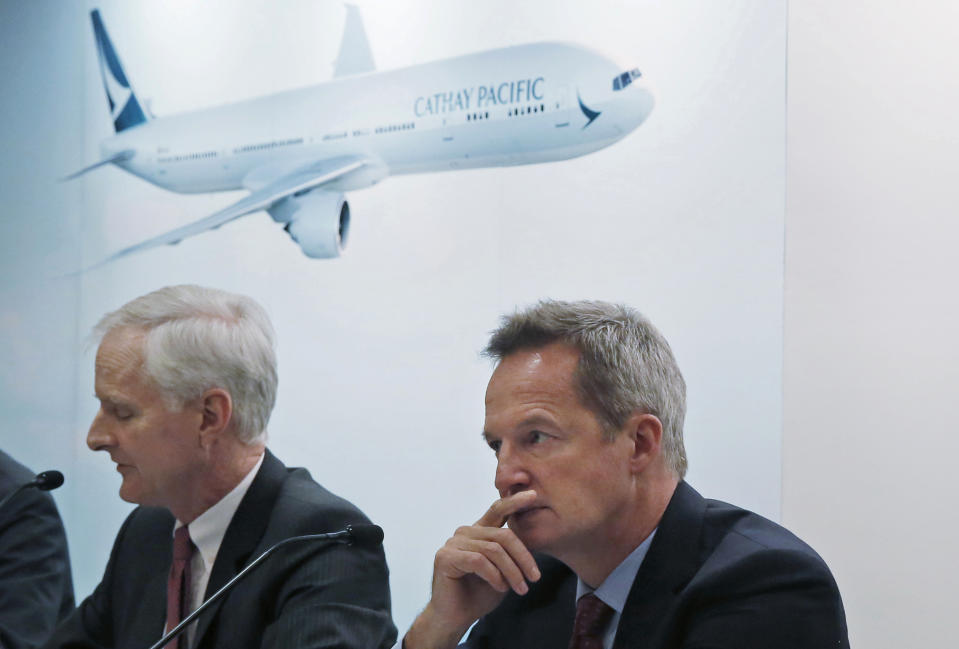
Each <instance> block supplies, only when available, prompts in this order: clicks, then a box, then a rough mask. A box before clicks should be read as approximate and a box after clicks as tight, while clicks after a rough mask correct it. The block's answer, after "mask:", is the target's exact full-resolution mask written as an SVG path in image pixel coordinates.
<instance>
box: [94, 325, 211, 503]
mask: <svg viewBox="0 0 959 649" xmlns="http://www.w3.org/2000/svg"><path fill="white" fill-rule="evenodd" d="M143 340H144V334H143V332H141V331H138V330H135V329H129V328H127V329H115V330H113V331H111V332H110V333H108V334H107V335H106V336H105V337H104V339H103V342H102V343H101V344H100V348H99V349H98V350H97V360H96V381H95V386H96V396H97V399H99V400H100V410H99V411H98V412H97V415H96V417H94V419H93V423H92V424H90V432H89V433H87V446H89V447H90V448H91V449H92V450H94V451H99V450H102V451H107V452H108V453H110V458H111V459H112V460H113V461H114V462H116V464H117V471H119V472H120V475H121V476H123V483H122V484H121V485H120V497H121V498H123V500H126V501H127V502H131V503H138V504H141V505H154V506H160V507H167V508H172V507H173V506H174V505H175V504H176V503H178V502H181V500H180V499H183V498H189V497H190V490H191V488H192V485H194V484H195V483H194V480H195V478H196V476H197V475H199V473H200V472H201V471H202V467H201V466H200V458H201V449H200V446H199V436H198V435H197V433H196V430H197V428H198V426H199V423H200V422H201V420H202V412H201V411H198V410H197V409H196V408H191V407H189V406H188V407H186V408H184V409H183V411H182V412H175V411H172V410H169V409H168V408H167V406H166V404H165V403H164V401H163V398H162V396H161V395H160V392H159V391H158V390H157V388H156V387H154V386H153V385H152V382H151V381H150V380H149V379H146V378H145V377H144V376H143V375H142V368H143Z"/></svg>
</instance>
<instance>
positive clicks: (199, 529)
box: [167, 455, 264, 647]
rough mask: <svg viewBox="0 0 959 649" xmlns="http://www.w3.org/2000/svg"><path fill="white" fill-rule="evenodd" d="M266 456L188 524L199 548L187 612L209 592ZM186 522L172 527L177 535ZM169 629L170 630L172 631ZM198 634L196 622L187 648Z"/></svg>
mask: <svg viewBox="0 0 959 649" xmlns="http://www.w3.org/2000/svg"><path fill="white" fill-rule="evenodd" d="M263 458H264V455H261V456H260V459H259V460H257V462H256V466H254V467H253V468H252V469H250V472H249V473H247V474H246V476H244V478H243V479H242V480H240V483H239V484H238V485H237V486H235V487H233V490H232V491H230V493H228V494H227V495H225V496H223V498H221V499H220V501H219V502H217V503H216V504H215V505H213V506H212V507H210V508H209V509H208V510H206V511H205V512H203V513H202V514H200V515H199V516H198V517H197V518H196V519H195V520H194V521H193V522H192V523H190V524H189V525H187V530H188V531H189V532H190V540H192V541H193V545H195V546H196V549H197V551H196V552H194V553H193V558H192V559H191V560H190V584H189V589H188V591H187V601H186V604H187V610H189V611H193V610H194V609H196V607H197V606H199V605H200V604H202V603H203V600H204V597H203V595H204V593H206V587H207V584H208V583H209V582H210V572H211V571H212V570H213V562H214V561H216V555H217V552H219V551H220V544H221V543H223V536H224V535H225V534H226V528H227V527H229V525H230V521H231V520H233V515H234V514H235V513H236V509H237V507H239V506H240V501H241V500H243V496H245V495H246V492H247V490H248V489H249V488H250V485H251V484H252V483H253V478H255V477H256V473H257V471H259V470H260V466H261V465H262V464H263ZM182 526H183V523H181V522H180V521H176V523H175V524H174V525H173V532H174V533H175V532H176V531H177V530H178V529H179V528H180V527H182ZM169 630H170V629H167V631H169ZM195 633H196V622H193V624H191V625H190V626H189V628H187V630H186V635H187V646H191V647H192V646H193V637H194V634H195Z"/></svg>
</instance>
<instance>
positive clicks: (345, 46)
mask: <svg viewBox="0 0 959 649" xmlns="http://www.w3.org/2000/svg"><path fill="white" fill-rule="evenodd" d="M374 70H376V65H375V64H374V63H373V54H372V53H371V52H370V44H369V42H368V41H367V40H366V30H365V29H363V18H362V17H361V16H360V10H359V8H358V7H357V6H356V5H351V4H348V5H346V26H344V27H343V41H342V42H341V43H340V53H339V55H338V56H337V57H336V63H334V64H333V76H334V77H346V76H349V75H351V74H363V73H364V72H373V71H374Z"/></svg>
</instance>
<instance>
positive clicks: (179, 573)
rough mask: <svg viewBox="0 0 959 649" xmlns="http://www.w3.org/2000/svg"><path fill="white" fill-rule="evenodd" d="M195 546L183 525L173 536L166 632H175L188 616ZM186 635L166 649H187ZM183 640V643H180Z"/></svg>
mask: <svg viewBox="0 0 959 649" xmlns="http://www.w3.org/2000/svg"><path fill="white" fill-rule="evenodd" d="M194 549H195V546H194V545H193V541H191V540H190V532H189V530H187V527H186V525H183V526H182V527H180V528H179V529H177V531H176V532H175V533H174V534H173V564H172V565H171V566H170V578H169V579H168V580H167V583H166V630H167V632H169V631H171V630H173V627H175V626H176V625H177V624H179V623H180V620H182V619H183V618H184V617H186V614H187V610H186V609H187V606H188V602H189V593H190V583H191V582H190V559H191V558H192V557H193V550H194ZM185 638H186V635H185V634H181V635H179V636H178V637H177V638H176V639H174V640H171V641H170V642H169V643H168V644H167V646H166V647H165V649H181V647H182V648H183V649H186V640H185ZM181 640H183V642H180V641H181Z"/></svg>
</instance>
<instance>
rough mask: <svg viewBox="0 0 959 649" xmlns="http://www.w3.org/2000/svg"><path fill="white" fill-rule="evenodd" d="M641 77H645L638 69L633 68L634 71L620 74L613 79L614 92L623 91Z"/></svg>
mask: <svg viewBox="0 0 959 649" xmlns="http://www.w3.org/2000/svg"><path fill="white" fill-rule="evenodd" d="M641 76H643V75H642V73H641V72H640V71H639V69H638V68H633V69H632V70H629V71H627V72H623V73H622V74H618V75H616V77H615V78H614V79H613V90H622V89H623V88H625V87H626V86H628V85H629V84H631V83H632V82H633V79H638V78H640V77H641Z"/></svg>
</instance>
